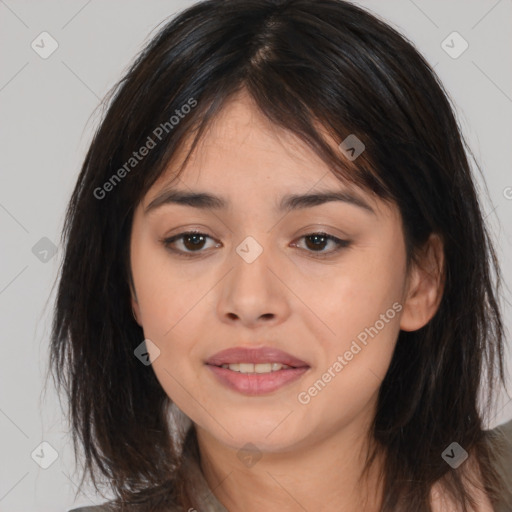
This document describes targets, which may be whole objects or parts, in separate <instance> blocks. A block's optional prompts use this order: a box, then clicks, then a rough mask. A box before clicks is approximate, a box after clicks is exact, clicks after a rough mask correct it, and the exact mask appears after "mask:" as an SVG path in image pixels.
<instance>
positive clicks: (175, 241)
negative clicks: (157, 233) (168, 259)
mask: <svg viewBox="0 0 512 512" xmlns="http://www.w3.org/2000/svg"><path fill="white" fill-rule="evenodd" d="M208 239H210V240H212V241H213V239H212V238H211V237H210V236H208V235H207V234H205V233H199V232H196V231H188V232H185V233H179V234H177V235H174V236H172V237H170V238H166V239H164V240H162V243H163V245H164V246H165V247H167V248H168V249H169V250H171V251H173V252H175V253H178V254H180V253H181V254H182V255H184V256H189V255H192V253H198V254H199V253H201V252H204V251H203V250H202V249H204V248H205V244H206V243H207V240H208ZM213 246H214V247H219V246H220V244H214V245H213Z"/></svg>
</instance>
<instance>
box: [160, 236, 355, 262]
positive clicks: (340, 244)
mask: <svg viewBox="0 0 512 512" xmlns="http://www.w3.org/2000/svg"><path fill="white" fill-rule="evenodd" d="M188 235H198V236H202V237H206V238H211V239H212V240H213V238H212V237H210V236H209V235H207V234H206V233H202V232H201V231H185V232H183V233H178V234H177V235H173V236H172V237H169V238H163V239H161V240H160V242H161V243H162V244H163V245H164V247H166V248H167V249H168V250H169V251H171V252H173V253H175V254H177V255H178V256H179V257H184V258H193V257H197V256H199V255H200V254H201V253H202V252H204V251H203V250H201V249H200V250H198V251H188V252H187V251H182V250H180V249H174V248H172V247H171V244H172V243H174V242H175V241H177V240H179V239H181V238H184V237H186V236H188ZM313 236H320V237H322V238H325V239H326V240H328V241H332V242H334V243H335V244H336V245H337V247H336V248H335V249H334V250H331V251H329V252H324V251H310V250H308V249H303V250H305V251H306V252H310V253H311V254H312V255H314V257H316V258H320V259H322V258H327V257H329V256H332V255H333V254H336V253H338V252H339V251H341V250H342V249H346V248H347V247H349V246H350V244H351V242H350V241H349V240H341V239H339V238H337V237H335V236H333V235H329V234H328V233H325V232H323V231H320V232H314V233H307V234H305V235H302V236H301V237H300V239H303V238H308V237H313ZM300 239H299V240H300Z"/></svg>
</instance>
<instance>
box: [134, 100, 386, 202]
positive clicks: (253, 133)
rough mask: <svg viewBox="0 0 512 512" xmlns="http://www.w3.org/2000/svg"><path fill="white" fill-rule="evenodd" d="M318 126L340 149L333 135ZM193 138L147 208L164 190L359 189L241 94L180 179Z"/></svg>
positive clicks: (216, 121) (241, 193) (272, 192)
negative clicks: (334, 172) (177, 178)
mask: <svg viewBox="0 0 512 512" xmlns="http://www.w3.org/2000/svg"><path fill="white" fill-rule="evenodd" d="M316 128H317V129H318V130H319V131H320V132H321V133H322V134H323V135H324V136H325V140H326V141H327V142H328V143H329V144H331V145H332V146H333V148H336V149H337V144H336V142H335V141H334V139H332V137H330V136H329V134H327V132H326V131H325V130H324V129H323V128H322V127H321V126H318V125H317V126H316ZM191 143H192V137H189V138H188V139H187V140H186V141H185V142H184V143H183V144H182V145H181V147H180V148H179V149H178V150H177V152H176V153H175V155H174V157H173V159H172V161H171V162H170V163H169V164H168V166H167V168H166V170H165V171H164V173H163V174H162V175H161V176H160V177H159V178H158V180H157V181H156V182H155V184H154V185H153V186H152V187H151V189H150V191H149V192H148V193H147V194H146V196H145V198H144V200H143V206H144V207H146V206H147V205H148V204H149V203H151V201H152V200H153V199H154V198H155V197H156V196H157V195H158V194H159V192H161V191H162V190H164V189H169V188H180V189H183V188H188V189H191V190H196V189H201V190H208V191H210V192H212V193H214V194H216V195H219V196H231V197H234V200H236V197H237V196H238V197H244V196H245V195H247V196H251V197H257V196H261V198H262V199H265V198H268V197H270V196H273V197H275V196H276V195H277V196H282V195H284V194H286V193H306V192H308V191H313V190H314V189H315V188H321V189H322V190H325V189H329V188H330V189H334V190H340V189H343V190H357V191H358V193H359V195H366V197H367V198H368V201H370V202H372V203H373V204H374V205H375V206H377V204H376V202H375V199H376V198H374V197H371V196H368V193H365V192H364V191H362V190H361V189H359V188H358V187H356V186H355V185H354V184H351V183H348V182H347V181H346V180H341V179H340V178H339V177H337V176H335V175H334V174H333V172H332V170H331V169H330V168H329V166H328V165H327V164H326V162H324V161H323V160H322V159H321V158H320V157H319V155H317V154H316V153H315V152H314V151H313V150H312V149H311V148H310V147H309V146H307V144H306V143H305V142H304V141H303V140H302V139H300V138H299V137H298V136H296V135H295V134H293V133H292V132H291V131H289V130H285V129H283V128H282V127H279V126H277V125H275V124H273V123H272V122H271V121H270V120H269V119H268V118H267V117H266V116H265V115H264V114H262V113H261V111H260V110H259V108H258V107H257V106H256V105H255V103H254V100H253V99H252V98H251V97H250V96H249V95H248V94H247V93H245V92H243V91H241V92H240V93H239V94H237V95H236V96H235V97H233V98H231V100H230V101H229V102H227V103H226V104H225V106H224V108H223V109H222V110H221V111H220V112H219V113H218V114H217V116H216V117H215V119H213V120H212V122H211V123H210V125H209V126H208V128H207V130H206V131H205V133H204V134H203V136H202V138H201V140H200V141H199V143H198V145H197V146H196V148H195V149H194V151H193V153H192V154H191V155H190V157H189V161H188V162H187V165H186V166H185V168H184V170H183V172H182V173H181V174H180V176H179V180H176V179H175V177H176V170H177V169H178V168H179V166H180V165H181V163H182V162H183V159H184V158H185V156H186V155H187V154H188V152H189V149H190V146H191Z"/></svg>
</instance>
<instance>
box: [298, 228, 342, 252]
mask: <svg viewBox="0 0 512 512" xmlns="http://www.w3.org/2000/svg"><path fill="white" fill-rule="evenodd" d="M301 239H304V240H305V241H306V244H305V245H306V250H308V251H309V252H314V253H319V255H320V256H323V255H325V256H328V255H330V254H334V253H336V252H338V251H339V250H341V249H342V248H344V247H348V246H349V245H350V241H348V240H340V239H339V238H336V237H335V236H332V235H329V234H327V233H310V234H308V235H304V236H302V237H301ZM329 243H331V246H334V247H333V248H332V249H331V250H328V251H325V250H324V249H325V248H326V247H327V246H328V244H329ZM295 245H297V247H299V245H298V244H295Z"/></svg>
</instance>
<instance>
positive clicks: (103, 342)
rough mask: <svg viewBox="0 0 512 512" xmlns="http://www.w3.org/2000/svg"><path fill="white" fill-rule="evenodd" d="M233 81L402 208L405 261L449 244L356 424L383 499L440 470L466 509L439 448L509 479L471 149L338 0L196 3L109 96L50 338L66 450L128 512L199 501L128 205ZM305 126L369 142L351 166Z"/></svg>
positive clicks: (196, 131) (408, 503)
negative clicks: (134, 293)
mask: <svg viewBox="0 0 512 512" xmlns="http://www.w3.org/2000/svg"><path fill="white" fill-rule="evenodd" d="M242 89H243V90H245V91H247V92H248V93H249V94H250V96H251V97H252V98H253V99H254V101H255V104H256V105H257V107H258V108H259V109H260V110H261V112H262V113H263V114H264V115H265V116H266V117H267V118H268V119H269V120H270V121H271V122H272V123H273V124H274V125H276V126H278V127H282V128H284V129H286V130H288V131H290V132H291V133H293V134H295V135H297V136H298V137H299V138H300V139H301V140H302V141H304V142H305V143H306V144H307V145H308V146H309V147H310V148H311V149H312V150H314V151H315V153H316V154H318V155H319V156H320V157H321V158H322V159H323V161H325V162H326V163H327V164H328V165H329V168H330V169H332V172H333V173H334V175H335V176H337V177H339V179H340V180H345V181H348V182H350V183H353V184H354V185H356V186H359V187H361V188H362V189H364V190H367V191H369V192H371V193H374V194H376V195H377V196H378V197H380V198H381V199H382V200H383V201H387V202H389V203H392V204H395V205H397V207H398V208H399V211H400V214H401V218H402V226H403V232H404V240H405V245H406V252H407V262H408V265H410V264H411V263H413V262H416V261H419V259H418V254H419V253H420V251H421V249H422V248H423V247H424V245H425V243H426V242H427V240H428V238H429V236H430V235H431V234H432V233H436V234H438V235H439V236H440V238H441V239H442V242H443V247H444V268H443V274H444V289H443V295H442V299H441V302H440V304H439V307H438V309H437V311H436V314H435V315H434V316H433V318H432V319H431V320H430V321H429V322H428V323H427V324H426V325H425V326H424V327H423V328H421V329H419V330H417V331H414V332H404V331H400V333H399V336H398V340H397V343H396V348H395V351H394V354H393V358H392V361H391V364H390V367H389V370H388V372H387V374H386V376H385V378H384V380H383V382H382V384H381V387H380V390H379V397H378V407H377V413H376V416H375V419H374V422H373V425H372V428H371V432H370V433H369V435H370V436H371V438H372V439H374V440H375V441H376V445H377V446H378V449H379V450H380V451H381V452H382V453H384V454H385V459H384V464H383V470H382V474H383V502H382V508H381V511H382V512H391V511H393V512H405V511H410V510H415V511H416V512H423V511H424V512H427V511H431V505H430V498H429V495H430V492H431V490H432V488H433V485H434V484H436V483H441V484H442V488H443V490H444V491H446V492H447V493H448V495H449V496H450V497H451V498H452V499H454V500H455V501H456V502H457V503H460V504H461V507H462V510H464V511H467V510H471V509H472V507H473V505H474V500H473V497H472V495H471V493H470V492H469V490H468V482H469V481H470V475H469V473H468V467H467V465H466V464H462V465H461V466H460V467H459V468H458V469H456V470H454V469H451V468H450V467H449V466H448V464H447V463H446V462H445V461H444V460H443V458H442V457H441V453H442V452H443V451H444V450H445V449H446V447H447V446H448V445H449V444H450V443H451V442H452V441H457V442H458V443H459V444H460V445H461V446H462V447H464V449H465V450H466V451H467V452H468V453H470V454H471V455H473V456H474V457H475V459H476V460H478V464H479V467H480V472H481V478H482V485H483V487H484V488H485V491H486V492H487V493H488V495H489V496H490V498H491V500H492V501H496V500H498V498H499V497H500V496H503V495H504V492H505V484H504V482H503V481H502V477H501V476H500V475H499V473H498V472H497V471H496V470H495V461H496V457H497V453H496V450H494V449H493V447H492V445H491V444H490V443H489V442H488V437H487V436H486V431H485V429H484V421H485V417H486V415H487V414H490V411H491V408H492V407H493V403H494V399H493V397H494V394H495V390H496V386H498V385H501V384H503V383H504V382H505V378H504V368H503V366H504V362H503V351H504V348H503V324H502V318H501V313H500V307H499V303H498V302H499V301H498V297H499V290H500V285H501V274H500V269H499V266H498V261H497V257H496V254H495V252H494V249H493V244H492V240H491V237H490V235H489V232H488V228H487V227H486V225H485V222H484V219H483V215H482V208H481V206H480V203H479V199H478V197H477V192H476V187H475V183H474V181H473V178H472V171H471V168H470V165H469V162H468V156H467V155H468V154H471V156H473V155H472V153H471V150H470V149H469V147H468V145H467V143H466V141H465V140H464V138H463V135H462V134H461V129H460V128H459V125H458V123H457V120H456V118H455V114H454V109H452V103H451V100H450V99H449V96H448V94H447V93H446V92H445V91H444V89H443V86H442V84H441V83H440V81H439V79H438V77H437V76H436V74H435V73H434V71H433V69H432V68H431V66H430V65H429V64H428V63H427V62H426V60H425V59H424V58H423V57H422V56H421V55H420V53H419V52H418V51H417V50H416V49H415V48H414V45H413V44H412V43H411V42H410V41H408V40H407V39H406V38H405V37H404V36H403V35H401V34H400V33H399V32H397V31H396V30H395V29H393V28H391V27H390V26H389V25H388V24H386V23H385V22H383V21H381V20H380V19H379V18H378V17H376V16H375V15H372V14H369V13H368V12H366V11H365V10H364V9H362V8H360V7H357V6H355V5H353V4H351V3H349V2H346V1H342V0H229V1H228V0H220V1H219V0H206V1H201V2H199V3H196V4H194V5H192V6H191V7H189V8H188V9H186V10H184V11H182V12H181V13H179V14H178V15H177V16H176V17H174V18H172V19H171V20H170V21H168V22H167V23H166V24H165V25H164V26H163V27H162V28H161V29H159V31H158V33H157V34H156V35H155V36H154V37H153V38H152V39H151V40H150V42H149V44H148V45H147V46H146V47H145V48H144V49H143V50H142V51H141V53H140V54H139V55H138V56H137V58H136V59H135V60H134V62H133V63H132V64H131V66H130V67H129V69H128V70H127V72H126V74H125V76H124V77H123V78H122V79H121V80H120V81H119V83H118V84H116V86H115V87H114V88H113V89H112V90H111V92H110V94H109V95H108V96H107V98H106V100H105V102H108V106H105V110H104V113H103V116H102V120H101V122H100V125H99V127H98V129H97V130H96V133H95V135H94V137H93V140H92V142H91V145H90V147H89V149H88V152H87V154H86V157H85V160H84V163H83V166H82V169H81V172H80V174H79V176H78V180H77V183H76V187H75V189H74V191H73V194H72V197H71V199H70V202H69V205H68V208H67V212H66V219H65V222H64V226H63V230H62V244H63V247H64V256H63V261H62V263H61V268H60V280H59V284H58V292H57V297H56V303H55V314H54V318H53V325H52V333H51V347H50V365H49V366H50V368H51V372H52V374H53V376H54V381H55V383H56V386H57V388H58V389H59V392H61V393H64V395H65V397H66V398H67V403H68V407H69V418H70V420H71V429H72V433H73V444H74V449H75V452H76V453H77V452H78V451H79V450H80V449H82V450H83V456H84V467H83V469H84V473H83V477H82V482H81V484H80V487H81V485H82V484H83V479H84V478H85V474H86V473H87V474H89V475H90V476H91V478H92V481H93V483H94V486H95V487H96V489H97V490H98V487H97V484H98V482H99V481H100V480H101V479H104V480H106V481H107V482H108V483H109V485H110V487H111V489H112V491H113V492H114V493H115V496H116V499H117V501H116V502H117V503H120V504H123V505H122V506H123V507H125V506H127V505H129V504H134V503H138V504H139V505H140V506H142V505H143V504H147V505H148V510H150V509H151V510H153V509H152V508H151V506H154V505H155V504H160V503H164V501H163V500H164V497H165V498H166V499H170V498H171V497H172V499H174V500H175V502H176V503H178V504H179V505H181V506H182V507H183V508H184V509H185V510H186V509H187V508H188V507H194V505H195V502H194V496H191V495H190V494H187V492H185V491H184V489H185V488H186V479H187V474H186V471H185V470H184V469H183V467H182V465H181V464H180V452H179V448H178V446H177V442H176V440H175V439H174V438H173V436H171V435H170V429H169V422H168V420H169V418H168V415H167V413H166V411H167V406H168V405H169V404H170V403H171V401H170V399H169V397H168V396H167V395H166V393H165V392H164V390H163V389H162V387H161V385H160V384H159V382H158V380H157V378H156V376H155V374H154V372H153V371H152V368H151V366H144V365H142V364H140V361H139V360H138V359H137V358H136V357H135V356H134V349H135V348H136V347H137V346H138V345H139V344H140V343H141V341H142V340H143V339H144V334H143V330H142V328H141V327H140V326H139V325H138V324H137V323H136V321H135V320H134V318H133V316H132V310H131V303H130V296H131V294H130V292H131V286H133V282H132V280H131V270H130V257H129V241H130V233H131V225H132V219H133V213H134V209H135V208H136V206H137V205H138V204H139V202H140V201H141V200H142V198H143V197H144V195H145V194H146V192H147V191H148V190H149V188H150V187H151V185H152V184H153V183H154V182H155V181H156V179H157V178H158V177H159V176H160V175H161V174H162V173H163V172H164V171H165V170H166V168H168V166H169V162H171V158H172V157H173V155H174V154H175V153H176V152H177V150H178V148H180V147H181V146H182V145H183V144H184V143H185V141H188V140H190V137H191V136H192V135H193V136H194V138H193V143H192V144H191V146H190V151H189V152H188V154H187V157H186V158H185V160H184V161H183V163H182V165H181V166H180V167H179V169H177V172H176V176H179V174H180V172H182V170H183V168H184V166H185V165H186V162H187V161H188V159H189V156H190V154H191V153H192V151H193V150H194V148H195V147H196V145H197V143H198V142H199V141H200V139H201V137H202V135H203V134H204V133H205V131H206V130H207V129H208V127H209V126H210V122H211V121H212V120H214V119H215V116H216V115H217V114H218V113H219V112H220V110H221V109H222V107H223V106H224V105H225V104H226V102H227V101H228V100H229V99H230V98H233V97H234V95H235V94H236V93H238V92H240V91H241V90H242ZM186 105H188V106H189V107H191V108H185V106H186ZM180 113H181V115H180ZM172 116H178V117H179V120H178V122H177V123H176V122H174V121H172V119H173V117H172ZM178 117H176V119H178ZM318 127H322V128H323V129H324V130H325V131H326V132H327V133H328V134H329V135H330V136H331V137H332V138H333V139H334V140H335V141H337V143H338V144H339V143H341V142H342V141H343V140H344V139H345V138H346V137H347V136H348V135H350V134H353V135H355V136H357V137H358V138H359V139H360V140H361V141H363V143H364V144H365V148H366V149H365V151H364V152H363V153H362V154H361V155H360V156H359V157H358V158H357V160H354V161H350V159H347V158H346V157H345V155H344V154H343V152H342V151H340V150H338V149H337V148H333V146H332V144H330V143H329V142H328V141H326V137H325V132H321V131H319V130H318V129H317V128H318ZM150 141H151V142H150ZM151 143H153V144H151ZM144 145H146V147H151V149H150V150H148V152H147V154H146V156H145V157H144V158H140V159H134V154H133V152H134V151H137V150H138V149H139V148H141V147H142V146H144ZM131 159H132V160H131ZM473 159H474V157H473ZM128 162H130V164H129V165H128ZM477 166H478V164H477ZM122 169H124V171H125V172H122ZM479 170H480V168H479ZM480 172H481V171H480ZM106 191H108V194H107V193H106ZM408 268H409V266H408ZM375 453H376V452H374V453H373V454H368V457H367V468H369V467H370V466H371V465H372V463H373V461H374V458H375V457H374V456H375ZM123 510H124V508H123Z"/></svg>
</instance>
